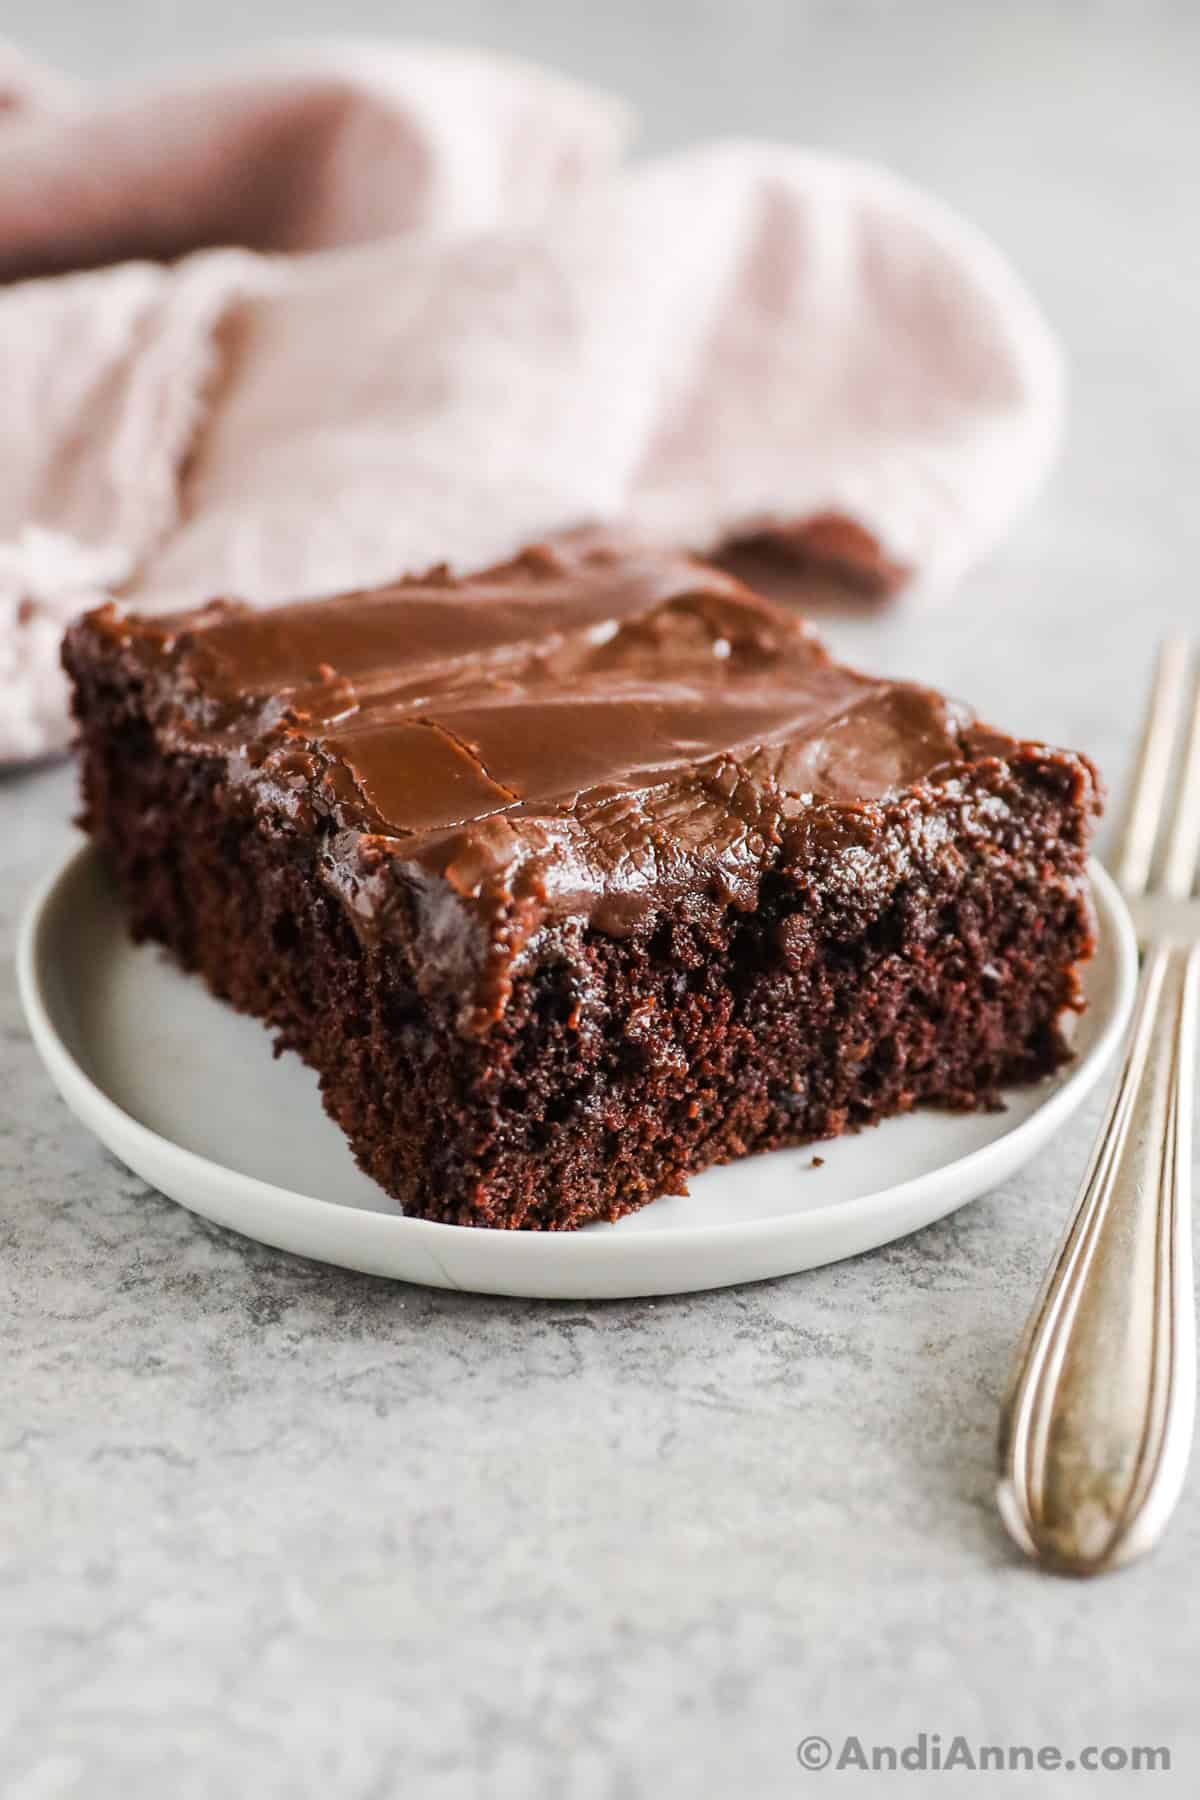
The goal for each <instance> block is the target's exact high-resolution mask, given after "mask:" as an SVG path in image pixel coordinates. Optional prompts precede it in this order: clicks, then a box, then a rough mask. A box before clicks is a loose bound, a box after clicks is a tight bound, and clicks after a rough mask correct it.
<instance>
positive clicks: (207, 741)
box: [92, 538, 1007, 929]
mask: <svg viewBox="0 0 1200 1800" xmlns="http://www.w3.org/2000/svg"><path fill="white" fill-rule="evenodd" d="M92 625H93V628H95V629H99V630H102V631H105V632H108V633H115V634H117V635H118V636H120V637H121V638H122V639H123V640H124V641H125V642H126V643H127V644H128V645H129V647H130V648H131V649H133V650H134V653H135V655H136V657H137V658H138V659H139V660H140V661H141V662H142V663H143V664H144V665H145V668H146V670H147V671H148V672H149V674H150V678H151V681H152V684H153V685H154V688H155V692H156V696H157V697H156V698H155V700H154V708H155V716H156V727H157V729H158V730H159V731H160V733H163V734H165V735H166V737H167V738H168V739H169V740H170V741H172V742H174V743H176V744H178V745H179V746H180V747H186V748H187V749H190V750H192V751H209V752H212V753H214V754H218V755H220V756H221V757H223V758H224V759H225V760H226V762H227V765H228V769H229V774H230V779H231V780H233V781H235V782H243V783H246V784H247V785H248V786H249V787H250V788H251V789H252V791H253V794H254V798H255V804H256V805H257V806H259V807H260V808H268V809H269V808H271V807H275V808H282V809H283V811H285V812H286V813H288V814H290V815H292V816H300V815H303V816H305V817H306V818H307V819H309V821H310V822H312V823H316V822H317V821H320V822H322V828H323V829H324V830H325V831H326V832H327V834H328V841H329V855H328V865H327V866H328V867H329V868H330V870H331V872H332V873H334V874H336V875H339V876H340V877H341V878H342V880H343V882H344V883H345V888H344V891H346V892H347V893H348V896H349V898H350V899H351V900H352V902H353V904H354V905H355V908H356V910H357V911H358V912H359V914H360V915H363V914H365V913H367V912H369V911H370V910H371V907H372V904H373V903H372V898H371V883H370V879H369V877H370V872H371V868H372V866H373V865H377V864H378V863H379V861H380V859H386V860H387V861H388V862H389V863H391V864H392V865H393V866H395V865H396V864H399V865H400V866H402V867H403V868H404V869H407V870H408V871H409V872H410V873H411V874H412V875H413V876H414V877H415V878H416V879H417V880H418V881H420V879H421V877H423V876H430V875H433V876H437V877H440V878H441V879H442V880H443V881H444V882H445V883H448V884H449V887H450V888H451V889H452V890H453V891H454V893H455V894H456V895H457V896H459V897H460V898H461V899H463V900H470V901H475V902H477V903H479V906H480V907H481V908H482V909H483V910H485V911H491V912H499V911H503V910H506V909H508V910H511V908H512V907H513V905H515V904H518V903H520V902H527V903H530V904H532V905H534V906H535V907H536V909H537V911H538V913H539V915H541V916H545V914H546V913H547V912H550V913H562V912H566V911H578V912H583V913H586V914H588V916H590V917H592V918H594V919H596V920H597V922H599V923H601V924H604V925H606V926H608V927H609V928H613V929H619V928H620V926H621V925H622V923H625V924H628V923H629V922H630V921H631V920H632V919H633V918H634V917H635V916H636V915H637V913H638V912H640V911H641V910H643V909H644V908H645V907H646V905H648V904H651V903H653V901H654V900H655V898H656V897H661V896H663V895H664V894H665V893H666V892H667V891H668V890H676V889H678V888H679V887H680V886H681V885H683V884H685V883H687V882H689V881H690V882H692V883H695V882H696V881H697V880H707V881H708V883H709V885H710V886H711V887H713V888H714V889H715V891H716V892H717V894H718V895H719V896H720V897H721V898H723V899H726V900H730V899H732V900H735V901H736V900H737V898H738V894H739V889H740V888H741V887H742V886H744V884H745V883H746V882H750V883H753V881H754V879H755V878H756V876H757V875H758V874H760V873H761V871H762V868H763V867H764V866H765V865H768V864H770V863H773V862H775V861H777V860H778V859H779V858H781V857H782V856H784V855H785V854H786V850H787V845H788V841H789V837H790V836H794V834H795V832H796V831H797V830H806V829H811V827H812V825H813V818H814V815H817V814H820V815H822V816H823V817H825V819H826V820H827V821H828V820H829V819H831V818H833V817H835V816H836V817H837V818H838V819H839V820H840V823H841V825H842V827H843V828H844V827H845V826H846V824H847V822H851V823H852V822H853V820H854V819H855V817H856V816H860V817H862V816H864V809H866V811H867V812H869V810H870V808H871V805H872V803H874V802H877V801H880V800H885V799H887V798H888V797H889V796H893V795H895V794H897V793H899V792H901V791H903V790H905V789H907V788H910V787H911V786H912V785H913V784H914V783H917V782H920V781H922V780H923V779H924V778H926V777H928V776H929V775H931V774H933V773H934V772H935V771H937V770H939V769H945V768H946V767H947V766H948V765H954V764H961V763H962V761H963V760H964V757H966V756H967V755H968V754H969V752H968V750H967V748H966V747H965V738H964V734H965V733H968V732H969V731H970V729H971V726H972V720H971V715H970V714H969V713H968V712H966V711H965V709H963V708H961V707H958V706H956V705H955V704H954V703H952V702H949V701H947V700H946V699H944V698H943V697H942V696H941V695H939V694H937V693H935V692H933V691H932V690H930V689H928V688H924V687H919V686H916V685H912V684H907V683H902V682H894V681H886V680H877V679H873V678H871V677H869V676H866V675H862V674H859V673H857V672H855V671H854V670H851V669H847V668H844V667H842V666H840V665H839V664H837V663H835V662H834V661H833V660H832V659H831V658H830V656H829V655H828V653H827V652H826V651H825V650H824V648H823V647H822V646H821V644H820V643H819V642H818V640H817V639H816V638H815V637H814V636H813V634H812V633H811V631H810V630H809V628H808V627H807V626H806V625H805V624H803V623H802V622H801V621H800V620H798V619H797V618H795V617H794V616H793V615H791V614H789V613H787V612H786V611H784V610H782V609H780V608H777V607H775V606H774V605H772V604H771V603H770V602H769V601H766V600H764V599H762V598H760V597H759V596H758V595H756V594H754V593H752V592H751V591H750V590H749V589H748V588H746V587H744V586H743V585H742V584H741V583H739V582H738V581H737V580H735V579H734V578H733V577H732V576H729V575H727V574H725V573H723V572H721V571H719V570H716V569H713V568H710V567H708V566H706V565H703V564H700V563H698V562H696V561H694V560H692V559H691V558H688V557H685V556H673V555H664V554H662V553H659V552H655V551H642V550H640V549H637V548H629V547H614V546H613V545H612V544H611V543H607V542H604V541H603V540H601V541H600V542H596V541H594V540H590V539H588V538H582V539H580V540H574V541H572V540H568V541H566V542H563V543H560V544H558V545H556V546H553V547H548V546H541V547H538V548H535V549H533V550H530V551H528V552H526V553H525V554H524V555H523V556H521V557H519V558H518V559H516V560H515V561H514V562H512V563H510V564H506V565H504V566H503V567H501V568H498V569H495V570H492V571H489V572H488V573H486V574H484V575H481V576H478V577H474V578H471V579H467V580H463V581H451V580H450V578H449V577H448V576H445V575H444V574H442V573H440V572H434V573H433V574H431V575H428V576H425V577H422V578H419V579H410V580H406V581H404V582H402V583H399V584H397V585H395V586H393V587H389V588H384V589H379V590H375V591H372V592H368V593H362V594H353V595H346V596H341V597H339V598H336V599H333V600H329V601H325V602H316V603H312V602H310V603H304V604H300V605H296V606H291V607H280V608H276V609H273V610H272V611H270V612H267V613H253V612H250V611H249V610H247V609H244V608H241V607H238V606H236V605H230V604H228V603H216V604H214V605H212V606H210V607H207V608H205V609H202V610H201V611H199V612H195V613H191V614H187V615H182V616H174V617H170V618H167V619H163V620H158V621H155V620H149V621H147V620H141V619H129V618H125V617H123V616H122V615H121V614H119V613H118V612H117V611H116V610H115V609H108V610H106V611H105V612H102V613H100V614H97V615H93V619H92ZM1004 741H1005V742H1007V740H1004Z"/></svg>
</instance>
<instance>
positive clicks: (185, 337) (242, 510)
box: [0, 49, 1060, 758]
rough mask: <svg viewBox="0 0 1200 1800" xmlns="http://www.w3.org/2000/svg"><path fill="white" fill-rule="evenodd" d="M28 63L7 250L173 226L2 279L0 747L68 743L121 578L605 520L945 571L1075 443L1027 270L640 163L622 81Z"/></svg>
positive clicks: (382, 66) (896, 209) (905, 199)
mask: <svg viewBox="0 0 1200 1800" xmlns="http://www.w3.org/2000/svg"><path fill="white" fill-rule="evenodd" d="M305 70H307V71H308V72H307V73H306V72H304V71H305ZM0 95H3V96H5V97H10V99H9V105H8V107H7V110H5V111H0V142H2V143H3V146H4V149H5V151H6V152H7V154H6V155H5V156H4V157H3V158H0V262H2V264H3V267H4V268H5V269H6V270H7V271H8V272H9V273H10V274H12V275H14V276H16V275H23V276H28V275H29V274H31V273H32V272H34V271H38V272H42V273H43V275H44V272H46V271H50V270H62V269H64V268H78V267H79V266H80V265H85V264H97V265H103V264H106V263H107V264H111V263H113V262H114V259H119V258H124V257H127V256H130V255H132V254H134V253H136V254H137V255H138V257H139V258H141V259H143V260H136V261H125V262H118V263H117V266H108V267H104V266H100V267H95V268H91V269H89V270H88V272H85V273H72V274H62V273H59V274H56V275H54V276H53V278H51V279H45V278H43V279H32V280H31V279H24V280H18V281H16V282H15V283H14V285H12V286H10V287H8V288H7V289H6V290H4V291H3V292H0V369H2V371H3V377H4V380H5V383H6V396H7V405H6V409H5V416H4V421H3V423H2V424H0V467H2V468H3V471H4V474H5V477H6V479H5V482H4V484H3V488H2V489H0V755H4V756H7V757H9V758H13V757H17V756H22V755H25V756H28V755H32V754H38V753H40V752H42V751H44V750H46V749H49V748H53V747H55V746H56V745H58V744H59V743H61V741H62V739H63V737H64V735H65V729H66V726H65V713H64V703H63V695H62V688H61V684H60V681H59V677H58V671H57V643H58V639H59V636H60V634H61V630H62V628H63V626H64V625H65V623H66V622H67V620H68V619H69V618H70V617H71V616H72V615H73V613H74V612H75V611H76V610H77V608H79V607H80V606H81V605H83V604H86V603H88V602H89V601H90V600H92V599H93V598H95V597H96V596H97V595H98V594H100V593H102V592H104V591H106V590H110V589H112V588H118V589H119V590H120V591H121V593H122V597H123V599H124V601H125V603H126V604H129V605H133V606H136V607H141V608H146V609H168V608H172V607H176V606H184V605H188V604H191V603H194V602H196V601H198V600H201V599H204V598H207V597H209V596H210V595H212V594H214V593H227V594H230V593H232V594H238V595H241V596H243V597H245V598H247V599H248V600H250V601H252V602H253V603H255V604H263V605H269V604H271V603H272V602H276V601H279V600H283V599H291V598H295V597H298V596H302V595H307V594H316V593H320V592H325V591H329V590H331V589H336V588H339V587H351V586H355V585H367V584H370V583H375V582H379V581H385V580H387V579H390V578H391V577H393V576H395V575H398V574H400V573H402V572H404V571H405V570H412V569H417V568H421V567H424V566H427V565H429V564H430V563H433V562H440V561H445V562H449V563H450V564H451V565H452V566H454V567H456V568H458V569H469V568H472V567H478V566H481V565H483V564H485V563H487V562H489V561H491V560H493V559H496V558H499V557H503V556H505V555H507V554H509V553H510V552H512V551H513V550H515V549H517V548H518V547H519V546H520V545H521V544H522V543H524V542H527V541H529V540H530V539H532V538H536V537H539V536H542V535H545V534H548V533H552V532H555V531H558V530H562V529H570V528H572V527H575V526H578V525H581V524H595V523H602V524H605V525H609V526H619V527H621V528H623V529H628V530H632V531H636V532H638V533H639V534H642V535H647V536H650V537H652V538H656V539H664V540H669V541H671V542H673V543H677V544H686V545H690V546H692V547H694V548H696V549H699V550H712V549H715V548H717V547H719V546H723V545H726V544H728V543H730V542H732V541H737V540H740V539H746V538H755V537H757V536H760V535H763V534H768V535H769V534H771V533H776V534H779V535H781V536H784V537H789V536H791V537H795V536H796V535H797V534H799V536H800V537H801V538H803V535H804V533H805V532H806V531H811V530H812V528H813V527H814V525H815V527H816V532H817V534H818V535H819V534H820V532H821V531H822V530H824V531H825V532H826V534H828V532H829V530H830V529H832V530H833V531H834V533H835V537H836V541H837V542H838V543H840V544H842V545H843V546H844V544H845V543H846V542H847V539H846V536H845V533H846V531H847V530H849V531H850V532H851V533H852V534H854V535H852V536H851V538H850V539H849V542H850V544H851V548H852V551H853V553H854V554H861V555H865V556H866V557H867V559H868V561H869V562H870V565H871V567H872V568H875V569H878V568H880V567H884V568H886V569H888V570H895V571H905V572H908V573H911V574H912V576H914V577H915V578H918V579H919V580H920V581H921V582H922V584H923V585H926V586H929V587H932V586H935V585H939V584H940V585H944V584H945V583H946V582H948V581H949V580H950V579H952V578H953V577H954V576H956V575H957V574H958V573H959V572H960V571H961V569H962V568H963V567H964V566H965V565H966V563H967V562H968V561H969V560H970V559H971V558H972V557H973V556H974V555H976V554H978V553H979V552H980V551H981V550H982V549H983V548H984V547H985V546H986V545H987V544H988V543H990V542H991V541H992V540H993V539H994V538H995V536H996V535H997V534H998V533H999V532H1000V531H1001V530H1002V529H1003V527H1004V526H1005V524H1006V523H1007V521H1008V520H1009V518H1010V517H1011V516H1012V514H1013V512H1014V510H1015V509H1016V508H1017V506H1018V505H1019V504H1020V503H1021V501H1022V500H1023V499H1024V498H1025V497H1026V495H1027V494H1028V493H1029V492H1030V490H1031V489H1032V488H1033V486H1034V485H1035V484H1036V483H1037V482H1038V481H1039V479H1040V478H1041V476H1042V474H1043V472H1044V470H1045V468H1046V465H1047V462H1048V460H1049V458H1050V456H1051V454H1052V451H1053V448H1054V443H1055V438H1056V434H1057V427H1058V414H1059V389H1060V382H1059V371H1058V360H1057V355H1056V352H1055V350H1054V347H1053V344H1052V342H1051V340H1050V338H1049V335H1048V333H1047V331H1046V329H1045V326H1044V325H1043V323H1042V322H1041V320H1040V318H1039V316H1038V314H1037V312H1036V309H1035V308H1034V306H1033V304H1032V302H1031V301H1030V300H1029V298H1028V297H1027V296H1026V294H1025V293H1024V291H1023V290H1022V288H1021V287H1020V285H1019V284H1018V282H1017V281H1016V279H1015V277H1014V276H1013V275H1012V274H1011V272H1010V271H1009V270H1008V268H1007V267H1006V265H1005V264H1004V262H1003V261H1002V259H1001V258H1000V257H999V256H998V254H997V253H996V252H995V251H994V250H993V249H992V248H991V247H990V246H989V245H988V244H987V243H986V242H985V241H984V240H982V239H981V238H980V237H979V236H978V235H977V234H976V233H975V232H973V231H972V230H971V229H970V228H968V227H967V226H966V225H964V224H963V223H962V222H961V221H959V220H957V219H955V218H953V217H952V216H951V215H950V214H948V213H947V212H946V211H945V210H944V209H943V208H941V207H940V206H938V205H936V204H935V203H933V202H932V201H930V200H929V199H928V198H927V197H924V196H922V195H920V194H919V193H917V192H915V191H914V190H913V189H912V188H910V187H908V186H906V185H905V184H903V183H901V182H899V181H897V180H895V179H893V178H892V177H890V176H888V175H886V174H884V173H882V172H880V171H878V170H874V169H871V168H868V167H865V166H863V165H861V164H857V163H854V162H851V161H848V160H845V159H842V158H837V157H832V156H825V155H813V154H808V153H805V152H801V151H798V150H793V149H787V148H782V147H776V146H762V145H753V144H720V145H714V146H710V147H705V148H702V149H699V150H696V151H690V152H685V153H683V154H680V155H677V156H673V157H670V158H667V159H663V160H661V161H658V162H653V163H647V164H642V165H633V166H632V167H631V168H628V169H624V170H621V169H618V167H617V156H618V151H619V148H620V143H621V138H622V131H623V117H622V113H621V110H620V109H619V108H617V107H615V106H614V104H613V103H612V102H611V101H609V100H608V99H606V98H605V97H603V96H598V95H594V94H591V93H589V92H587V91H586V90H583V89H580V88H577V87H575V86H573V85H572V84H569V83H565V82H562V81H560V80H558V79H557V78H556V77H553V76H549V75H545V74H542V73H540V72H538V71H534V70H528V69H523V68H521V67H519V66H517V65H512V64H508V63H505V62H504V61H502V60H501V59H496V58H492V57H480V56H470V55H466V54H460V53H451V52H438V51H426V50H414V51H397V50H393V51H389V52H386V53H383V52H380V53H371V52H368V51H365V50H354V51H350V50H346V49H342V50H337V51H332V50H331V51H328V52H325V53H323V54H322V55H321V56H320V57H318V58H316V59H315V60H313V59H311V58H310V60H309V61H308V62H307V63H304V62H298V61H296V60H294V59H293V60H292V61H290V62H288V61H284V62H278V63H272V64H269V65H267V66H266V67H264V68H260V69H258V70H257V71H255V70H246V71H243V72H240V73H234V74H230V75H217V76H213V77H211V78H204V79H202V80H197V81H195V82H191V83H182V84H179V85H177V86H175V87H172V88H170V89H167V90H163V89H159V90H154V91H151V92H149V93H145V94H139V93H135V94H130V95H127V96H123V97H122V96H117V97H115V98H113V99H110V100H107V101H105V102H103V103H102V104H96V103H86V102H79V101H78V100H76V99H73V98H72V97H71V96H70V95H69V94H64V92H63V91H62V90H61V89H56V88H53V87H52V86H50V85H49V84H47V83H45V82H39V80H38V79H37V78H36V76H35V75H32V74H31V73H30V72H29V71H28V70H27V69H26V70H22V69H21V67H20V66H19V65H18V64H16V63H13V64H12V65H11V72H10V68H9V67H6V66H5V65H4V64H3V63H0ZM219 244H230V245H240V246H242V247H241V248H230V249H214V248H206V247H205V246H214V245H219ZM151 255H152V256H154V257H157V258H162V259H175V260H171V261H161V260H160V261H156V262H151V261H148V260H144V259H145V258H146V257H148V256H151ZM839 532H840V533H841V535H840V536H837V535H836V534H837V533H839Z"/></svg>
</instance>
